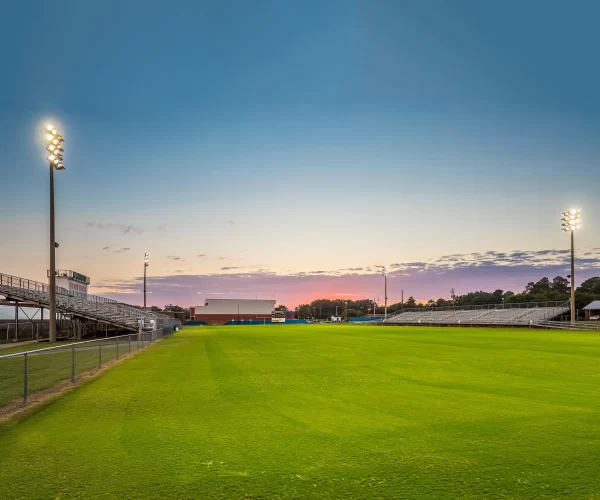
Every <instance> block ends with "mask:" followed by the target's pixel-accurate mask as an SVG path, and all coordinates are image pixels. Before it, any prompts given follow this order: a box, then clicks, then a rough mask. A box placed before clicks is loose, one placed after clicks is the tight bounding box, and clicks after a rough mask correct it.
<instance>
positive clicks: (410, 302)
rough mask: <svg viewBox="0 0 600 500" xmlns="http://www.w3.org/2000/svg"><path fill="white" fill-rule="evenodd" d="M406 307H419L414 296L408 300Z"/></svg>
mask: <svg viewBox="0 0 600 500" xmlns="http://www.w3.org/2000/svg"><path fill="white" fill-rule="evenodd" d="M405 307H407V308H409V309H410V308H414V307H417V301H416V300H415V298H414V297H413V296H412V295H411V296H410V297H409V298H408V299H407V301H406V304H405Z"/></svg>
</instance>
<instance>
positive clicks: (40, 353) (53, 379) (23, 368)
mask: <svg viewBox="0 0 600 500" xmlns="http://www.w3.org/2000/svg"><path fill="white" fill-rule="evenodd" d="M172 331H173V329H172V328H165V329H162V328H161V329H158V330H152V331H145V332H141V333H132V334H130V335H120V336H118V337H107V338H104V339H98V340H88V341H84V342H77V343H74V344H66V345H61V346H56V347H47V348H44V349H37V350H32V351H26V352H19V353H15V354H5V355H0V408H1V407H3V406H6V405H8V404H11V403H20V402H24V403H27V402H28V401H29V400H30V398H31V396H32V395H35V394H36V393H39V392H41V391H45V390H48V389H52V388H54V387H55V386H57V385H58V384H60V383H61V382H65V381H70V382H71V383H75V382H76V380H77V377H78V376H80V375H81V374H83V373H87V372H91V371H94V370H97V369H99V368H101V367H102V366H103V365H105V364H106V363H108V362H109V361H113V360H118V359H121V358H123V357H124V356H128V355H129V354H131V353H133V352H137V351H139V350H140V349H144V348H145V347H147V346H149V345H150V344H152V343H154V342H156V341H157V340H159V339H161V338H163V336H164V335H165V334H166V333H170V332H172Z"/></svg>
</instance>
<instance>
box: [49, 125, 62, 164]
mask: <svg viewBox="0 0 600 500" xmlns="http://www.w3.org/2000/svg"><path fill="white" fill-rule="evenodd" d="M46 132H47V134H46V140H47V141H48V145H47V146H46V150H47V151H48V152H49V153H50V154H49V155H48V156H47V157H46V159H47V160H48V161H49V162H50V165H52V166H53V167H54V168H55V169H56V170H64V169H65V166H64V165H63V164H62V159H63V157H62V154H63V151H64V149H63V147H62V144H63V142H64V141H65V140H64V139H63V138H62V136H61V135H60V134H59V133H58V130H56V129H55V128H54V127H53V126H52V125H47V126H46Z"/></svg>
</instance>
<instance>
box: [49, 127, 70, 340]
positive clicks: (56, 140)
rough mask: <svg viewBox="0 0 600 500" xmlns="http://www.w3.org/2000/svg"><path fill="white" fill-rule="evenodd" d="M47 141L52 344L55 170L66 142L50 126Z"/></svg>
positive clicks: (59, 167)
mask: <svg viewBox="0 0 600 500" xmlns="http://www.w3.org/2000/svg"><path fill="white" fill-rule="evenodd" d="M44 132H45V135H46V140H47V141H48V144H47V145H46V151H49V152H50V153H51V154H50V155H48V156H47V157H46V159H47V160H48V163H49V164H50V270H49V271H50V272H49V273H48V275H49V283H48V285H49V286H48V291H49V309H50V318H49V321H50V328H49V330H50V332H49V334H50V335H49V337H50V338H49V340H50V342H56V248H57V247H58V244H57V243H56V238H55V231H54V170H64V169H65V166H64V165H63V163H62V159H63V157H62V154H61V153H62V152H63V151H64V149H63V148H62V147H60V148H59V145H60V143H62V142H64V139H63V138H62V136H61V135H60V134H59V133H58V130H56V128H54V127H53V126H52V125H50V124H48V125H46V126H45V127H44Z"/></svg>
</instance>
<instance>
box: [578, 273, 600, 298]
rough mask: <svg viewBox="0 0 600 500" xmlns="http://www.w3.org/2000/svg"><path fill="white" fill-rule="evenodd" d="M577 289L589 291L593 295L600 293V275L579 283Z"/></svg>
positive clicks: (582, 291)
mask: <svg viewBox="0 0 600 500" xmlns="http://www.w3.org/2000/svg"><path fill="white" fill-rule="evenodd" d="M575 291H576V292H577V293H589V294H592V295H600V277H595V278H590V279H587V280H585V281H584V282H583V283H582V284H581V285H579V286H578V287H577V288H576V289H575Z"/></svg>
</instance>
